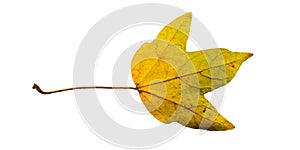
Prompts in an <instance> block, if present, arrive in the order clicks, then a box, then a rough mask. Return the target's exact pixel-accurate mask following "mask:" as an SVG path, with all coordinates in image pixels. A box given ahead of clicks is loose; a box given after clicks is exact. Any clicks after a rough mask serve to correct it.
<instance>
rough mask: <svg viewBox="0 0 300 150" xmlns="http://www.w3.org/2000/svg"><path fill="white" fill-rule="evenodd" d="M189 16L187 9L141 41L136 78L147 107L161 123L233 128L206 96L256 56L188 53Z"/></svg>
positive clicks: (218, 50) (134, 70)
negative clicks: (152, 36)
mask: <svg viewBox="0 0 300 150" xmlns="http://www.w3.org/2000/svg"><path fill="white" fill-rule="evenodd" d="M191 20H192V15H191V13H186V14H184V15H182V16H180V17H178V18H176V19H175V20H174V21H172V22H171V23H170V24H168V25H167V26H165V27H164V28H163V29H162V30H161V32H160V33H159V34H158V36H157V38H156V39H155V40H153V41H152V42H151V43H145V44H143V45H142V46H141V47H140V49H139V50H138V51H137V52H136V54H135V55H134V57H133V59H132V70H131V73H132V78H133V80H134V83H135V84H136V88H137V90H138V92H139V95H140V97H141V99H142V101H143V103H144V105H145V107H146V108H147V109H148V111H149V112H150V113H151V114H152V115H153V116H154V117H155V118H156V119H158V120H159V121H161V122H163V123H171V122H178V123H180V124H182V125H184V126H186V127H190V128H194V129H199V128H200V129H207V130H218V131H219V130H229V129H233V128H234V125H233V124H232V123H230V122H229V121H228V120H227V119H225V118H224V117H223V116H222V115H220V114H219V113H218V111H217V110H216V108H215V107H214V106H213V105H212V104H211V103H210V102H209V101H208V100H207V99H206V98H205V97H204V94H205V93H207V92H210V91H212V90H214V89H216V88H219V87H221V86H224V85H226V84H227V83H228V82H230V81H231V80H232V79H233V77H234V76H235V74H236V73H237V71H238V69H239V67H240V65H241V64H242V63H243V62H244V61H245V60H246V59H248V58H249V57H251V56H252V54H251V53H240V52H231V51H229V50H227V49H224V48H216V49H208V50H202V51H195V52H186V43H187V40H188V34H189V31H190V24H191Z"/></svg>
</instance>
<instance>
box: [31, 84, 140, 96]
mask: <svg viewBox="0 0 300 150" xmlns="http://www.w3.org/2000/svg"><path fill="white" fill-rule="evenodd" d="M32 89H36V90H37V91H38V92H39V93H41V94H52V93H58V92H64V91H70V90H76V89H132V90H138V88H136V87H121V86H114V87H111V86H79V87H72V88H65V89H59V90H54V91H48V92H45V91H43V90H42V89H41V88H40V86H38V85H37V84H35V83H34V84H33V86H32Z"/></svg>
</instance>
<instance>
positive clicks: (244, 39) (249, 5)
mask: <svg viewBox="0 0 300 150" xmlns="http://www.w3.org/2000/svg"><path fill="white" fill-rule="evenodd" d="M142 2H161V0H160V1H158V0H151V1H142ZM142 2H141V0H127V1H124V0H111V1H106V2H103V1H51V2H50V1H49V2H42V1H32V0H31V1H30V0H28V1H16V0H12V1H1V2H0V51H1V54H0V65H1V76H0V77H1V78H0V84H1V86H0V88H1V90H0V91H1V94H0V96H1V97H0V120H1V122H0V149H6V150H9V149H31V150H37V149H45V150H47V149H49V150H50V149H51V150H52V149H91V150H94V149H95V150H96V149H97V150H99V149H116V150H118V149H122V148H119V147H115V146H113V145H111V144H109V143H107V142H104V141H102V140H101V139H99V138H98V137H97V136H96V135H95V134H93V133H92V132H91V131H90V130H89V129H88V127H87V126H86V125H85V123H84V122H83V120H82V119H81V117H80V115H79V112H78V110H77V108H76V104H75V101H74V96H73V92H65V93H59V94H54V95H40V94H38V93H37V92H36V91H34V90H32V89H31V86H32V84H33V83H34V82H37V83H39V84H40V86H41V87H43V88H44V89H46V90H50V89H58V88H62V87H69V86H72V84H73V65H74V61H75V55H76V52H77V49H78V46H79V44H80V42H81V40H82V39H83V37H84V36H85V34H86V32H87V31H88V30H89V29H90V28H91V27H92V26H93V25H94V24H95V23H96V22H97V21H99V20H100V19H101V18H102V17H104V16H105V15H107V14H109V13H111V12H113V11H115V10H117V9H119V8H122V7H125V6H130V5H133V4H139V3H142ZM161 3H164V4H170V5H173V6H177V7H179V8H182V9H184V10H186V11H192V12H193V15H194V16H196V17H197V18H198V19H199V20H200V21H201V22H202V23H203V24H204V25H205V26H206V27H207V28H208V30H209V31H210V32H211V34H212V35H213V37H214V38H215V40H216V41H217V44H218V45H219V46H220V47H226V48H228V49H231V50H233V51H248V52H252V53H254V56H253V57H252V58H250V59H249V60H247V61H246V62H245V63H244V64H243V65H242V67H241V69H240V70H239V72H238V74H237V76H236V77H235V78H234V80H233V81H232V82H231V83H230V84H228V86H226V97H225V101H224V104H223V107H222V110H221V112H222V114H223V115H224V116H226V117H227V118H228V119H229V120H230V121H231V122H233V123H234V125H235V126H236V128H235V129H234V130H232V131H226V132H207V133H205V134H203V135H200V134H199V132H198V131H197V130H192V129H186V130H184V131H183V132H182V133H181V134H180V135H179V136H177V137H176V138H174V139H173V140H172V141H170V142H168V143H166V144H164V145H162V146H160V147H156V148H154V149H171V148H178V149H191V148H193V149H210V150H213V149H272V148H278V149H299V148H300V146H299V143H297V142H299V139H298V138H297V137H298V136H299V134H300V129H299V127H300V122H299V114H300V109H299V104H300V103H299V101H300V98H299V97H300V95H299V84H300V81H299V75H300V73H299V71H298V70H299V66H298V65H299V64H300V61H299V55H298V54H299V35H300V29H299V27H300V20H299V14H300V9H299V5H298V4H297V2H296V1H295V2H293V1H281V2H275V1H269V2H267V1H264V2H262V1H248V2H241V1H230V0H227V1H214V0H212V1H209V2H208V1H206V2H204V1H196V0H194V1H182V2H175V1H173V0H165V1H163V2H161ZM170 19H173V18H170ZM120 21H122V20H120ZM193 28H195V27H193ZM147 29H148V27H145V30H139V32H136V35H135V34H130V35H131V36H132V37H133V38H136V39H140V40H143V39H147V38H149V37H152V36H153V35H154V36H155V33H150V32H147ZM157 29H159V28H155V27H154V28H153V30H157ZM140 32H143V35H144V36H142V37H139V36H140V35H139V34H138V33H140ZM132 33H134V32H132ZM130 42H131V41H130V40H129V41H126V40H124V41H123V42H122V43H123V44H133V43H130ZM122 43H120V45H122ZM189 44H191V43H189ZM189 47H193V46H191V45H189ZM121 52H122V51H116V52H106V55H111V56H113V55H119V54H121ZM98 61H99V64H100V65H99V67H100V66H101V61H102V60H98ZM128 63H130V62H128ZM109 64H113V62H112V63H107V68H103V72H105V73H104V74H102V75H101V78H96V79H95V81H96V82H95V84H97V85H107V86H109V85H111V81H110V80H111V72H109V71H107V70H105V69H108V68H109V67H113V65H111V66H110V65H109ZM98 69H100V70H101V68H97V69H96V71H95V74H97V75H98V74H99V72H98V71H97V70H98ZM99 92H100V94H99V99H101V100H100V101H115V97H114V96H113V95H112V94H111V95H109V94H106V95H103V97H102V98H103V99H102V98H101V92H102V93H104V92H103V91H99ZM105 92H108V91H105ZM108 93H109V92H108ZM133 94H134V93H133ZM113 109H121V108H120V106H119V105H118V103H115V105H113V106H110V107H109V108H107V107H106V110H108V111H109V110H113ZM111 113H112V114H110V115H111V116H113V118H114V119H116V121H118V122H121V123H122V124H127V123H128V122H129V123H128V125H129V126H130V125H132V126H134V127H139V126H142V125H143V122H144V121H145V120H147V122H149V123H153V125H159V124H160V123H159V122H158V121H157V120H155V119H154V118H153V117H151V116H150V115H144V116H143V117H136V118H134V119H132V118H130V117H128V115H130V114H126V113H118V112H117V111H111ZM117 116H120V117H117ZM132 116H134V115H132ZM118 118H122V119H119V120H118ZM124 118H128V119H124ZM144 118H145V119H144ZM147 125H148V126H151V125H149V124H147ZM141 128H142V127H141ZM112 132H113V129H112Z"/></svg>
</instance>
